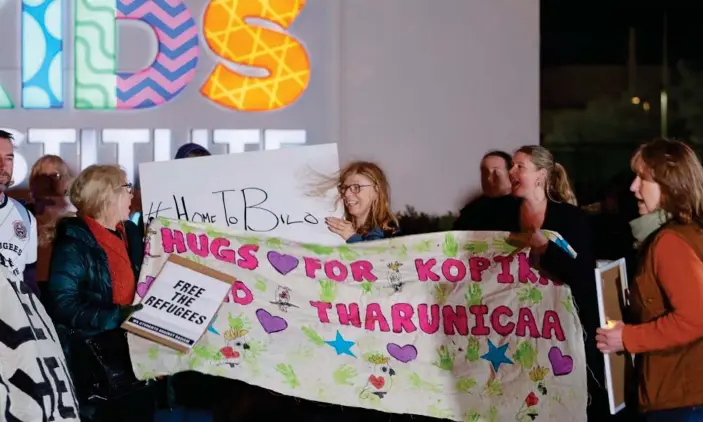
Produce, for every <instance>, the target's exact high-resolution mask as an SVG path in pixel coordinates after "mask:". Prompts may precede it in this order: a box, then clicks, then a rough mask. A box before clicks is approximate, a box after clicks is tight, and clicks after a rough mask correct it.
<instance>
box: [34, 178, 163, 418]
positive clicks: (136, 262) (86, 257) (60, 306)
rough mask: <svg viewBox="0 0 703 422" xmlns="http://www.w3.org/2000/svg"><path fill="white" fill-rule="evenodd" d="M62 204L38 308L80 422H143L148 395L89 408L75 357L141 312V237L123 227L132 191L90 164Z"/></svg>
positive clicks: (149, 411)
mask: <svg viewBox="0 0 703 422" xmlns="http://www.w3.org/2000/svg"><path fill="white" fill-rule="evenodd" d="M70 200H71V202H72V203H73V204H74V205H75V207H76V208H77V209H78V215H77V216H75V217H73V216H70V217H69V216H66V217H64V218H62V219H61V220H59V221H58V223H57V225H56V230H55V232H54V234H53V245H52V253H51V261H50V266H49V285H48V289H47V296H48V298H47V301H46V302H47V304H48V307H49V313H50V315H51V317H52V319H53V320H54V323H55V325H56V330H57V333H58V335H59V338H60V339H61V344H62V346H63V348H64V352H65V354H66V359H67V361H68V365H69V370H70V372H71V373H72V375H73V380H74V384H75V386H76V390H77V394H78V400H79V402H80V401H84V402H83V403H81V407H80V409H81V419H82V420H87V421H100V422H107V421H121V420H130V421H151V420H152V419H153V410H154V409H153V405H154V402H153V400H152V398H151V397H149V394H142V395H139V396H138V397H132V396H128V397H126V398H125V399H124V400H117V401H104V402H101V403H100V404H95V403H93V402H90V403H89V402H88V401H87V393H86V391H88V390H89V389H90V388H91V387H90V386H89V385H86V384H87V380H89V379H90V374H87V373H85V371H86V370H89V369H86V365H85V362H84V361H83V360H81V359H80V358H79V356H81V355H83V356H86V355H87V354H88V353H90V352H87V351H86V350H85V349H86V346H85V342H84V339H85V338H87V337H94V336H96V335H97V334H101V333H105V332H107V331H110V330H115V329H118V328H119V327H120V325H121V323H122V322H123V321H124V320H125V319H126V318H127V317H128V316H129V315H130V314H131V313H132V312H134V311H135V310H138V309H139V308H140V307H141V305H136V306H132V303H133V301H134V296H135V292H136V284H137V283H136V280H137V278H138V277H139V271H140V268H141V265H142V260H143V254H144V242H143V239H142V234H141V233H140V232H139V230H138V229H137V227H136V225H134V223H132V222H131V221H128V220H127V218H128V216H129V208H130V205H131V203H132V184H131V183H129V182H128V181H127V176H126V174H125V173H124V171H123V170H122V169H121V168H120V167H119V166H116V165H92V166H89V167H88V168H86V169H85V170H83V171H82V172H81V173H80V174H79V175H78V177H77V178H76V179H75V180H74V181H73V183H72V185H71V189H70ZM124 341H125V342H126V341H127V340H126V336H125V337H124Z"/></svg>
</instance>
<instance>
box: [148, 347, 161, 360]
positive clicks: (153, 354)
mask: <svg viewBox="0 0 703 422" xmlns="http://www.w3.org/2000/svg"><path fill="white" fill-rule="evenodd" d="M147 356H148V357H149V359H151V360H156V359H157V358H158V357H159V346H156V345H154V346H151V347H150V348H149V351H148V352H147Z"/></svg>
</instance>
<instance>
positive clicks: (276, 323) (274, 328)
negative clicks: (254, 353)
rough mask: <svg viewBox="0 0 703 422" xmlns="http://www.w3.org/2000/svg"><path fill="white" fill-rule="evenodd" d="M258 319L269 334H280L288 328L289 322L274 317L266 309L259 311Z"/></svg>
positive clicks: (257, 313)
mask: <svg viewBox="0 0 703 422" xmlns="http://www.w3.org/2000/svg"><path fill="white" fill-rule="evenodd" d="M256 318H257V319H258V320H259V323H260V324H261V326H262V327H263V328H264V331H266V333H268V334H273V333H278V332H280V331H283V330H285V329H286V328H288V322H286V320H285V319H283V318H281V317H277V316H273V315H271V314H270V313H269V312H268V311H267V310H265V309H258V310H257V311H256Z"/></svg>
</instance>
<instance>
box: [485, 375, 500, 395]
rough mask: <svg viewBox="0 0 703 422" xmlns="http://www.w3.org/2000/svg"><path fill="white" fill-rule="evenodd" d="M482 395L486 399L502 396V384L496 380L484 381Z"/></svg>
mask: <svg viewBox="0 0 703 422" xmlns="http://www.w3.org/2000/svg"><path fill="white" fill-rule="evenodd" d="M482 394H483V395H484V396H487V397H496V396H502V395H503V384H502V383H501V382H500V380H498V379H496V378H489V379H488V381H486V385H485V386H484V388H483V393H482Z"/></svg>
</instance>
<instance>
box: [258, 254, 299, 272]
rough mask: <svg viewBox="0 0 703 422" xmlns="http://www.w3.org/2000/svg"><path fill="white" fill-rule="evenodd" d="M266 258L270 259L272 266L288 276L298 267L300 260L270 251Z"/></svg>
mask: <svg viewBox="0 0 703 422" xmlns="http://www.w3.org/2000/svg"><path fill="white" fill-rule="evenodd" d="M266 258H268V260H269V262H270V263H271V266H272V267H273V268H274V269H275V270H276V271H278V272H279V273H281V274H282V275H286V274H288V273H289V272H291V271H293V270H294V269H296V268H297V267H298V258H296V257H294V256H292V255H286V254H280V253H278V252H276V251H269V253H267V254H266Z"/></svg>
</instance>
